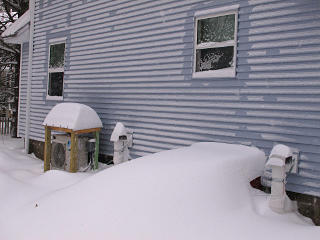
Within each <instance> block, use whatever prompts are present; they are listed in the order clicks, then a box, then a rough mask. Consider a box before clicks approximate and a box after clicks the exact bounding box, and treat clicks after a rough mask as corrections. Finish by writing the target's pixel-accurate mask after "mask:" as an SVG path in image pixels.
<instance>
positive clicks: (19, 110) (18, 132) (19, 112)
mask: <svg viewBox="0 0 320 240" xmlns="http://www.w3.org/2000/svg"><path fill="white" fill-rule="evenodd" d="M22 50H23V43H21V44H20V72H19V99H18V115H17V116H18V117H17V137H20V124H19V119H20V117H21V116H20V114H21V109H20V108H21V103H20V96H21V79H22Z"/></svg>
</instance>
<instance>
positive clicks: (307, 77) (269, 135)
mask: <svg viewBox="0 0 320 240" xmlns="http://www.w3.org/2000/svg"><path fill="white" fill-rule="evenodd" d="M30 6H31V7H30V10H29V11H28V12H27V13H26V14H25V15H24V16H22V17H21V19H19V20H20V21H19V20H18V21H17V22H16V23H15V24H13V25H12V26H11V27H10V28H9V29H8V30H7V31H6V32H4V35H3V37H6V39H7V41H10V42H15V43H20V44H21V46H22V57H21V61H22V64H21V65H22V73H21V82H20V108H19V130H18V131H19V136H21V137H24V138H26V139H27V140H28V141H29V139H30V144H31V145H32V144H36V143H38V142H43V141H44V128H43V126H42V122H43V120H44V118H45V116H46V114H47V113H48V112H49V110H50V109H51V108H52V107H53V106H55V105H56V104H57V103H60V102H78V103H83V104H86V105H88V106H90V107H92V108H93V109H95V110H96V112H97V113H98V114H99V116H100V118H101V119H102V121H103V124H104V128H103V131H102V134H101V143H100V144H101V146H100V151H101V152H102V153H103V154H105V155H112V153H113V146H112V144H111V143H110V141H109V139H110V135H111V132H112V130H113V128H114V126H115V124H116V122H119V121H120V122H123V123H124V124H125V125H126V126H127V127H128V128H130V129H132V130H133V131H134V146H133V148H132V149H131V152H130V153H131V156H132V157H133V158H136V157H138V156H143V155H146V154H150V153H154V152H158V151H161V150H165V149H170V148H176V147H179V146H185V145H188V144H191V143H193V142H198V141H220V142H232V143H242V144H246V145H255V146H257V147H259V148H260V149H263V150H264V151H265V152H266V154H268V153H269V152H270V149H271V148H272V147H273V146H274V145H275V144H277V143H282V144H285V145H288V146H290V147H292V148H293V149H295V150H296V151H299V153H300V155H299V164H298V172H297V174H290V176H289V178H288V183H287V190H289V191H293V192H297V193H303V194H307V195H312V196H320V107H319V103H320V2H319V0H285V1H283V0H254V1H253V0H238V1H236V0H221V1H201V0H190V1H182V0H172V1H169V0H161V1H152V0H140V1H138V0H131V1H129V0H116V1H107V0H98V1H90V0H69V1H65V0H52V1H48V0H35V2H34V0H32V1H30ZM30 39H31V41H30ZM30 49H32V50H31V51H30ZM28 89H29V91H28Z"/></svg>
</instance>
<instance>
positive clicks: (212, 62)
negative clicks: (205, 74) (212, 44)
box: [196, 47, 233, 72]
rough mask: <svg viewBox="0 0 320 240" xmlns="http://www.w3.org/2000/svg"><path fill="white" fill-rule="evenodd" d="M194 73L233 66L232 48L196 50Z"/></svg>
mask: <svg viewBox="0 0 320 240" xmlns="http://www.w3.org/2000/svg"><path fill="white" fill-rule="evenodd" d="M196 58H197V61H196V62H197V65H196V72H202V71H209V70H217V69H222V68H228V67H232V66H233V47H222V48H207V49H198V50H197V52H196Z"/></svg>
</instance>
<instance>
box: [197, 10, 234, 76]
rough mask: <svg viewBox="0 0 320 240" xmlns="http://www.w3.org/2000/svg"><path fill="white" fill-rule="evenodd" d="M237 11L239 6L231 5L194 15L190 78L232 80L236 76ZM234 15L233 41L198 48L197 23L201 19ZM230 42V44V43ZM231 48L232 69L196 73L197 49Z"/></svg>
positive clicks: (212, 43) (213, 43) (207, 44)
mask: <svg viewBox="0 0 320 240" xmlns="http://www.w3.org/2000/svg"><path fill="white" fill-rule="evenodd" d="M238 9H239V5H232V6H229V7H222V8H217V9H212V10H205V11H200V12H196V13H195V17H194V20H195V27H194V49H193V50H194V51H193V69H192V77H193V78H211V77H214V78H234V77H235V76H236V67H237V42H238V41H237V35H238V34H237V31H238ZM232 14H234V15H235V18H234V21H235V23H234V28H235V29H234V39H233V40H228V41H225V42H211V43H206V44H205V46H199V44H198V43H197V40H198V21H199V20H201V19H208V18H214V17H220V16H226V15H232ZM231 41H232V42H231ZM231 46H233V67H229V68H223V69H217V70H208V71H202V72H196V66H197V50H198V49H209V48H221V47H231Z"/></svg>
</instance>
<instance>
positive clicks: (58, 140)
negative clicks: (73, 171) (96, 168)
mask: <svg viewBox="0 0 320 240" xmlns="http://www.w3.org/2000/svg"><path fill="white" fill-rule="evenodd" d="M76 142H77V143H78V147H77V148H78V152H77V159H78V161H77V162H78V164H77V165H78V166H76V167H77V169H78V170H80V171H83V170H85V169H86V168H87V167H88V151H87V142H88V138H87V137H82V136H77V139H76ZM70 152H71V137H70V135H68V134H57V135H53V139H52V145H51V167H52V168H53V169H64V170H67V171H69V169H70Z"/></svg>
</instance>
